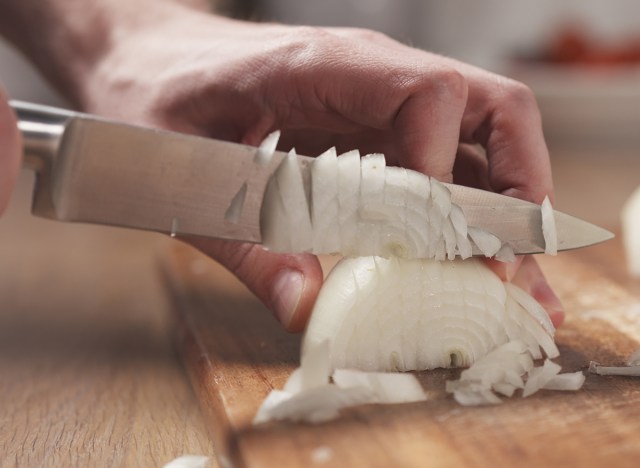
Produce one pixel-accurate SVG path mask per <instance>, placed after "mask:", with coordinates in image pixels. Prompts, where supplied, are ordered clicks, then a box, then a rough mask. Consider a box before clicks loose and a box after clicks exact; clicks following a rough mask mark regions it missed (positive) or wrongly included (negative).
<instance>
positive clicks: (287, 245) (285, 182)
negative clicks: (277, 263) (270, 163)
mask: <svg viewBox="0 0 640 468" xmlns="http://www.w3.org/2000/svg"><path fill="white" fill-rule="evenodd" d="M261 229H262V240H263V242H264V244H265V245H266V246H269V247H270V248H271V249H272V250H274V251H276V252H306V251H309V250H311V249H312V247H313V245H312V243H313V228H312V226H311V217H310V213H309V203H308V201H307V195H306V191H305V187H304V183H303V180H302V173H301V171H300V165H299V163H298V158H297V156H296V153H295V150H291V151H290V152H289V154H288V155H287V157H285V158H284V159H283V161H282V163H281V164H280V166H279V167H278V170H277V171H276V173H275V174H274V177H272V178H271V180H270V181H269V183H268V185H267V189H266V191H265V196H264V201H263V206H262V213H261Z"/></svg>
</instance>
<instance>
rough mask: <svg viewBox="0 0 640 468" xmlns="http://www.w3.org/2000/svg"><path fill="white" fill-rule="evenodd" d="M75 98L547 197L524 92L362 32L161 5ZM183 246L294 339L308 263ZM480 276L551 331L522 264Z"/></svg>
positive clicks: (90, 106)
mask: <svg viewBox="0 0 640 468" xmlns="http://www.w3.org/2000/svg"><path fill="white" fill-rule="evenodd" d="M80 91H81V92H80V93H79V96H80V98H79V101H80V102H81V104H82V106H83V107H84V108H85V110H88V111H91V112H95V113H98V114H102V115H106V116H110V117H116V118H121V119H124V120H127V121H130V122H133V123H137V124H143V125H149V126H155V127H160V128H167V129H171V130H176V131H182V132H186V133H193V134H198V135H202V136H207V137H213V138H219V139H226V140H232V141H239V142H243V143H246V144H257V143H259V142H260V140H261V139H262V138H263V137H264V136H265V135H266V134H267V133H268V132H270V131H272V130H274V129H281V130H282V131H283V138H282V143H283V147H286V148H290V147H294V146H295V147H296V149H297V150H298V152H299V153H301V154H310V155H313V154H319V153H320V152H321V151H323V150H324V149H326V148H328V147H329V146H336V147H337V148H338V150H339V151H341V150H349V149H353V148H358V149H360V150H361V152H363V153H366V152H384V153H385V154H386V155H387V159H388V161H389V163H390V164H396V165H402V166H404V167H408V168H412V169H416V170H419V171H421V172H424V173H426V174H429V175H431V176H434V177H436V178H438V179H440V180H443V181H452V180H453V181H455V182H457V183H462V184H467V185H473V186H477V187H480V188H484V189H488V190H493V191H496V192H500V193H503V194H507V195H511V196H516V197H519V198H524V199H527V200H530V201H534V202H538V203H539V202H541V201H542V199H543V198H544V196H545V195H547V194H548V195H550V196H552V191H553V189H552V181H551V171H550V164H549V156H548V152H547V149H546V146H545V142H544V138H543V134H542V129H541V123H540V115H539V112H538V109H537V106H536V103H535V100H534V98H533V95H532V93H531V92H530V91H529V90H528V89H527V88H526V87H525V86H524V85H522V84H520V83H517V82H514V81H511V80H509V79H506V78H503V77H500V76H497V75H494V74H491V73H489V72H486V71H484V70H480V69H477V68H474V67H471V66H469V65H466V64H462V63H460V62H457V61H455V60H452V59H448V58H444V57H440V56H437V55H434V54H430V53H427V52H424V51H420V50H417V49H414V48H411V47H408V46H405V45H402V44H400V43H397V42H395V41H393V40H391V39H389V38H388V37H386V36H383V35H381V34H378V33H374V32H371V31H364V30H357V29H339V28H330V29H318V28H308V27H289V26H281V25H273V24H251V23H244V22H237V21H232V20H227V19H222V18H218V17H214V16H212V15H209V14H203V13H200V12H197V11H193V10H187V9H183V8H180V7H176V6H175V5H172V6H171V7H168V12H167V14H166V15H164V16H163V15H162V14H161V13H157V16H156V19H155V22H154V23H152V24H149V25H148V26H142V27H138V28H137V29H136V30H135V31H132V32H131V33H130V34H120V36H119V38H118V40H117V41H115V42H113V47H112V48H111V49H109V50H108V51H107V53H105V54H104V56H103V57H102V58H101V60H100V61H99V64H98V66H97V67H94V68H93V69H92V70H91V72H90V73H89V74H88V75H87V76H86V77H85V79H84V80H83V81H82V86H81V87H80ZM479 147H482V150H479V149H478V148H479ZM192 243H193V244H194V245H195V246H196V247H197V248H199V249H200V250H202V251H203V252H205V253H207V254H209V255H210V256H212V257H213V258H215V259H217V260H218V261H220V262H221V263H222V264H223V265H225V266H226V267H227V268H229V269H230V270H231V271H233V272H234V273H235V274H236V275H237V276H238V277H239V278H240V279H241V280H242V281H243V282H245V283H246V284H247V286H248V287H249V288H250V289H251V290H252V291H253V292H254V293H255V294H256V295H257V296H258V297H259V298H260V299H261V300H262V301H263V302H264V303H265V304H266V305H267V306H268V307H269V308H271V309H272V310H273V311H274V312H275V314H276V315H277V317H278V319H279V320H280V321H281V322H282V323H283V324H284V325H285V327H287V328H288V329H289V330H292V331H299V330H301V329H302V328H303V327H304V325H305V323H306V321H307V318H308V316H309V314H310V311H311V308H312V306H313V303H314V301H315V297H316V295H317V293H318V290H319V288H320V286H321V283H322V272H321V268H320V265H319V263H318V260H317V258H315V257H314V256H312V255H276V254H272V253H269V252H266V251H264V250H263V249H262V248H260V247H259V246H254V245H248V244H233V243H229V242H223V241H210V240H207V241H202V240H197V241H192ZM490 265H492V268H494V269H495V270H496V271H497V272H498V273H499V274H500V275H501V276H502V277H503V278H504V277H507V278H509V279H513V280H514V281H515V282H518V283H519V284H520V285H521V286H522V287H524V288H525V289H526V290H528V291H529V292H531V293H532V294H533V295H534V297H536V299H538V300H539V301H541V302H542V303H543V305H545V306H546V308H547V309H548V311H549V313H550V315H551V318H552V319H553V320H554V322H555V323H556V324H559V323H560V322H561V321H562V306H561V305H560V303H559V301H558V300H557V298H556V297H555V295H554V294H553V292H552V291H551V289H550V288H549V287H548V285H547V283H546V281H545V280H544V277H543V275H542V273H541V272H540V269H539V268H538V266H537V265H536V263H535V261H533V259H531V258H528V259H527V260H525V261H522V259H520V261H518V262H517V263H516V264H513V265H508V266H505V265H499V266H497V264H495V263H494V262H490Z"/></svg>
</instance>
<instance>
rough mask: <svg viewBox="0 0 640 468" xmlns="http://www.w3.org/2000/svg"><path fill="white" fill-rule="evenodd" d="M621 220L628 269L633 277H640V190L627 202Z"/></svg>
mask: <svg viewBox="0 0 640 468" xmlns="http://www.w3.org/2000/svg"><path fill="white" fill-rule="evenodd" d="M621 220H622V235H623V240H624V251H625V256H626V259H627V269H628V270H629V273H630V274H631V275H632V276H635V277H640V188H637V189H636V190H635V191H634V192H633V193H632V194H631V196H630V197H629V199H628V200H627V201H626V202H625V204H624V207H623V208H622V213H621Z"/></svg>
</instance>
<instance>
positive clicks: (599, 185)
mask: <svg viewBox="0 0 640 468" xmlns="http://www.w3.org/2000/svg"><path fill="white" fill-rule="evenodd" d="M593 153H594V154H589V152H586V153H585V152H584V151H579V150H568V149H563V150H561V151H560V152H558V154H557V155H556V157H555V159H554V166H555V168H556V172H555V177H556V180H555V182H556V186H557V190H558V191H557V207H558V208H559V209H563V210H565V211H568V212H570V213H573V214H575V215H578V216H581V217H584V218H586V219H588V220H590V221H593V222H597V223H601V224H603V225H605V226H608V227H611V226H615V224H616V223H617V214H618V213H619V209H620V206H621V203H622V201H623V200H624V199H625V198H626V196H628V194H629V193H630V192H631V191H632V190H633V189H634V188H635V187H636V185H640V158H635V157H634V156H635V155H633V154H628V152H626V151H618V152H616V153H615V154H613V155H610V156H609V157H603V154H604V152H603V151H600V150H598V151H594V152H593ZM29 182H30V181H29V178H28V177H26V176H23V178H22V179H21V182H20V187H19V191H18V192H17V194H16V195H17V196H16V197H15V199H14V200H13V204H12V206H11V209H10V211H9V213H7V216H5V217H3V218H2V219H0V396H1V397H2V398H1V399H0V465H1V466H161V465H162V464H163V463H166V462H167V461H169V460H171V459H172V458H174V457H176V456H179V455H181V454H183V453H195V454H205V455H211V454H212V453H213V445H212V442H211V438H210V436H209V434H208V430H207V424H206V423H205V418H203V417H202V412H201V410H200V408H199V406H198V403H197V400H196V398H195V396H194V394H193V393H192V390H191V388H190V385H189V382H188V379H187V378H186V376H185V373H184V372H183V370H182V368H181V366H180V364H179V361H178V360H177V359H176V357H175V354H174V352H173V347H172V339H173V337H172V335H173V332H174V328H173V326H172V325H171V323H172V322H171V320H170V313H169V307H168V303H167V300H166V289H165V287H164V285H163V283H162V282H161V280H160V278H159V275H158V266H157V265H158V263H157V259H158V251H162V250H163V249H164V248H165V247H166V243H167V242H169V241H168V240H167V239H164V238H163V237H161V236H157V235H153V234H144V233H135V232H131V231H125V230H116V229H109V228H100V227H87V226H71V225H65V224H60V223H53V222H48V221H43V220H39V219H35V218H31V217H30V216H28V215H27V211H28V205H29V201H28V198H29V190H30V183H29ZM598 255H602V256H605V257H606V256H607V255H608V254H607V253H606V252H604V251H603V253H602V254H598ZM598 255H594V256H593V262H598V258H599V257H598ZM545 268H547V269H548V270H549V273H550V275H549V276H550V277H552V278H553V277H554V272H553V270H554V266H553V261H551V262H549V263H545ZM608 274H609V275H610V276H609V279H611V278H613V277H614V276H616V275H617V277H618V278H619V279H620V278H622V280H623V281H627V285H628V286H629V288H630V289H633V288H634V284H635V283H633V282H629V281H628V280H626V279H625V278H624V270H623V265H622V264H621V265H619V268H614V269H613V271H610V272H609V273H608ZM555 277H556V278H557V280H558V281H559V280H561V279H562V278H561V275H559V272H558V271H556V273H555ZM243 300H246V301H248V302H249V303H251V301H252V299H251V298H249V297H246V298H245V299H243ZM265 320H267V321H268V320H271V319H270V318H269V317H265ZM262 346H264V348H265V353H267V354H269V352H271V353H272V352H274V351H273V349H272V348H273V346H272V344H271V343H266V342H265V343H262ZM293 346H295V342H294V345H293ZM270 349H271V351H269V350H270ZM290 351H291V350H290ZM293 351H295V350H293ZM293 364H294V363H293V362H285V363H281V364H279V366H280V370H277V372H280V373H281V375H282V377H281V380H282V379H284V378H285V377H286V369H287V366H290V365H293ZM276 368H278V365H276ZM249 371H255V369H250V370H249ZM245 416H246V415H245ZM356 419H357V418H356ZM209 420H210V418H209ZM213 432H214V434H215V433H216V431H215V430H214V431H213ZM365 435H366V434H364V433H361V432H358V431H357V430H356V431H355V432H354V437H356V438H357V437H364V436H365ZM214 437H215V436H214ZM249 437H250V438H251V437H252V436H251V434H249ZM256 440H258V439H256ZM276 440H277V437H275V436H274V438H271V439H264V440H262V441H259V440H258V441H257V442H255V443H262V444H265V443H266V444H269V443H275V441H276ZM415 442H416V443H418V439H416V440H415ZM218 443H219V441H218ZM553 443H554V444H560V445H561V444H563V443H564V442H563V441H562V440H558V441H553ZM583 449H584V450H588V447H583Z"/></svg>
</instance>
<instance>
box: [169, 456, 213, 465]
mask: <svg viewBox="0 0 640 468" xmlns="http://www.w3.org/2000/svg"><path fill="white" fill-rule="evenodd" d="M207 466H209V457H207V456H204V455H182V456H180V457H178V458H176V459H174V460H171V461H170V462H169V463H167V464H165V465H164V467H163V468H206V467H207Z"/></svg>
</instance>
